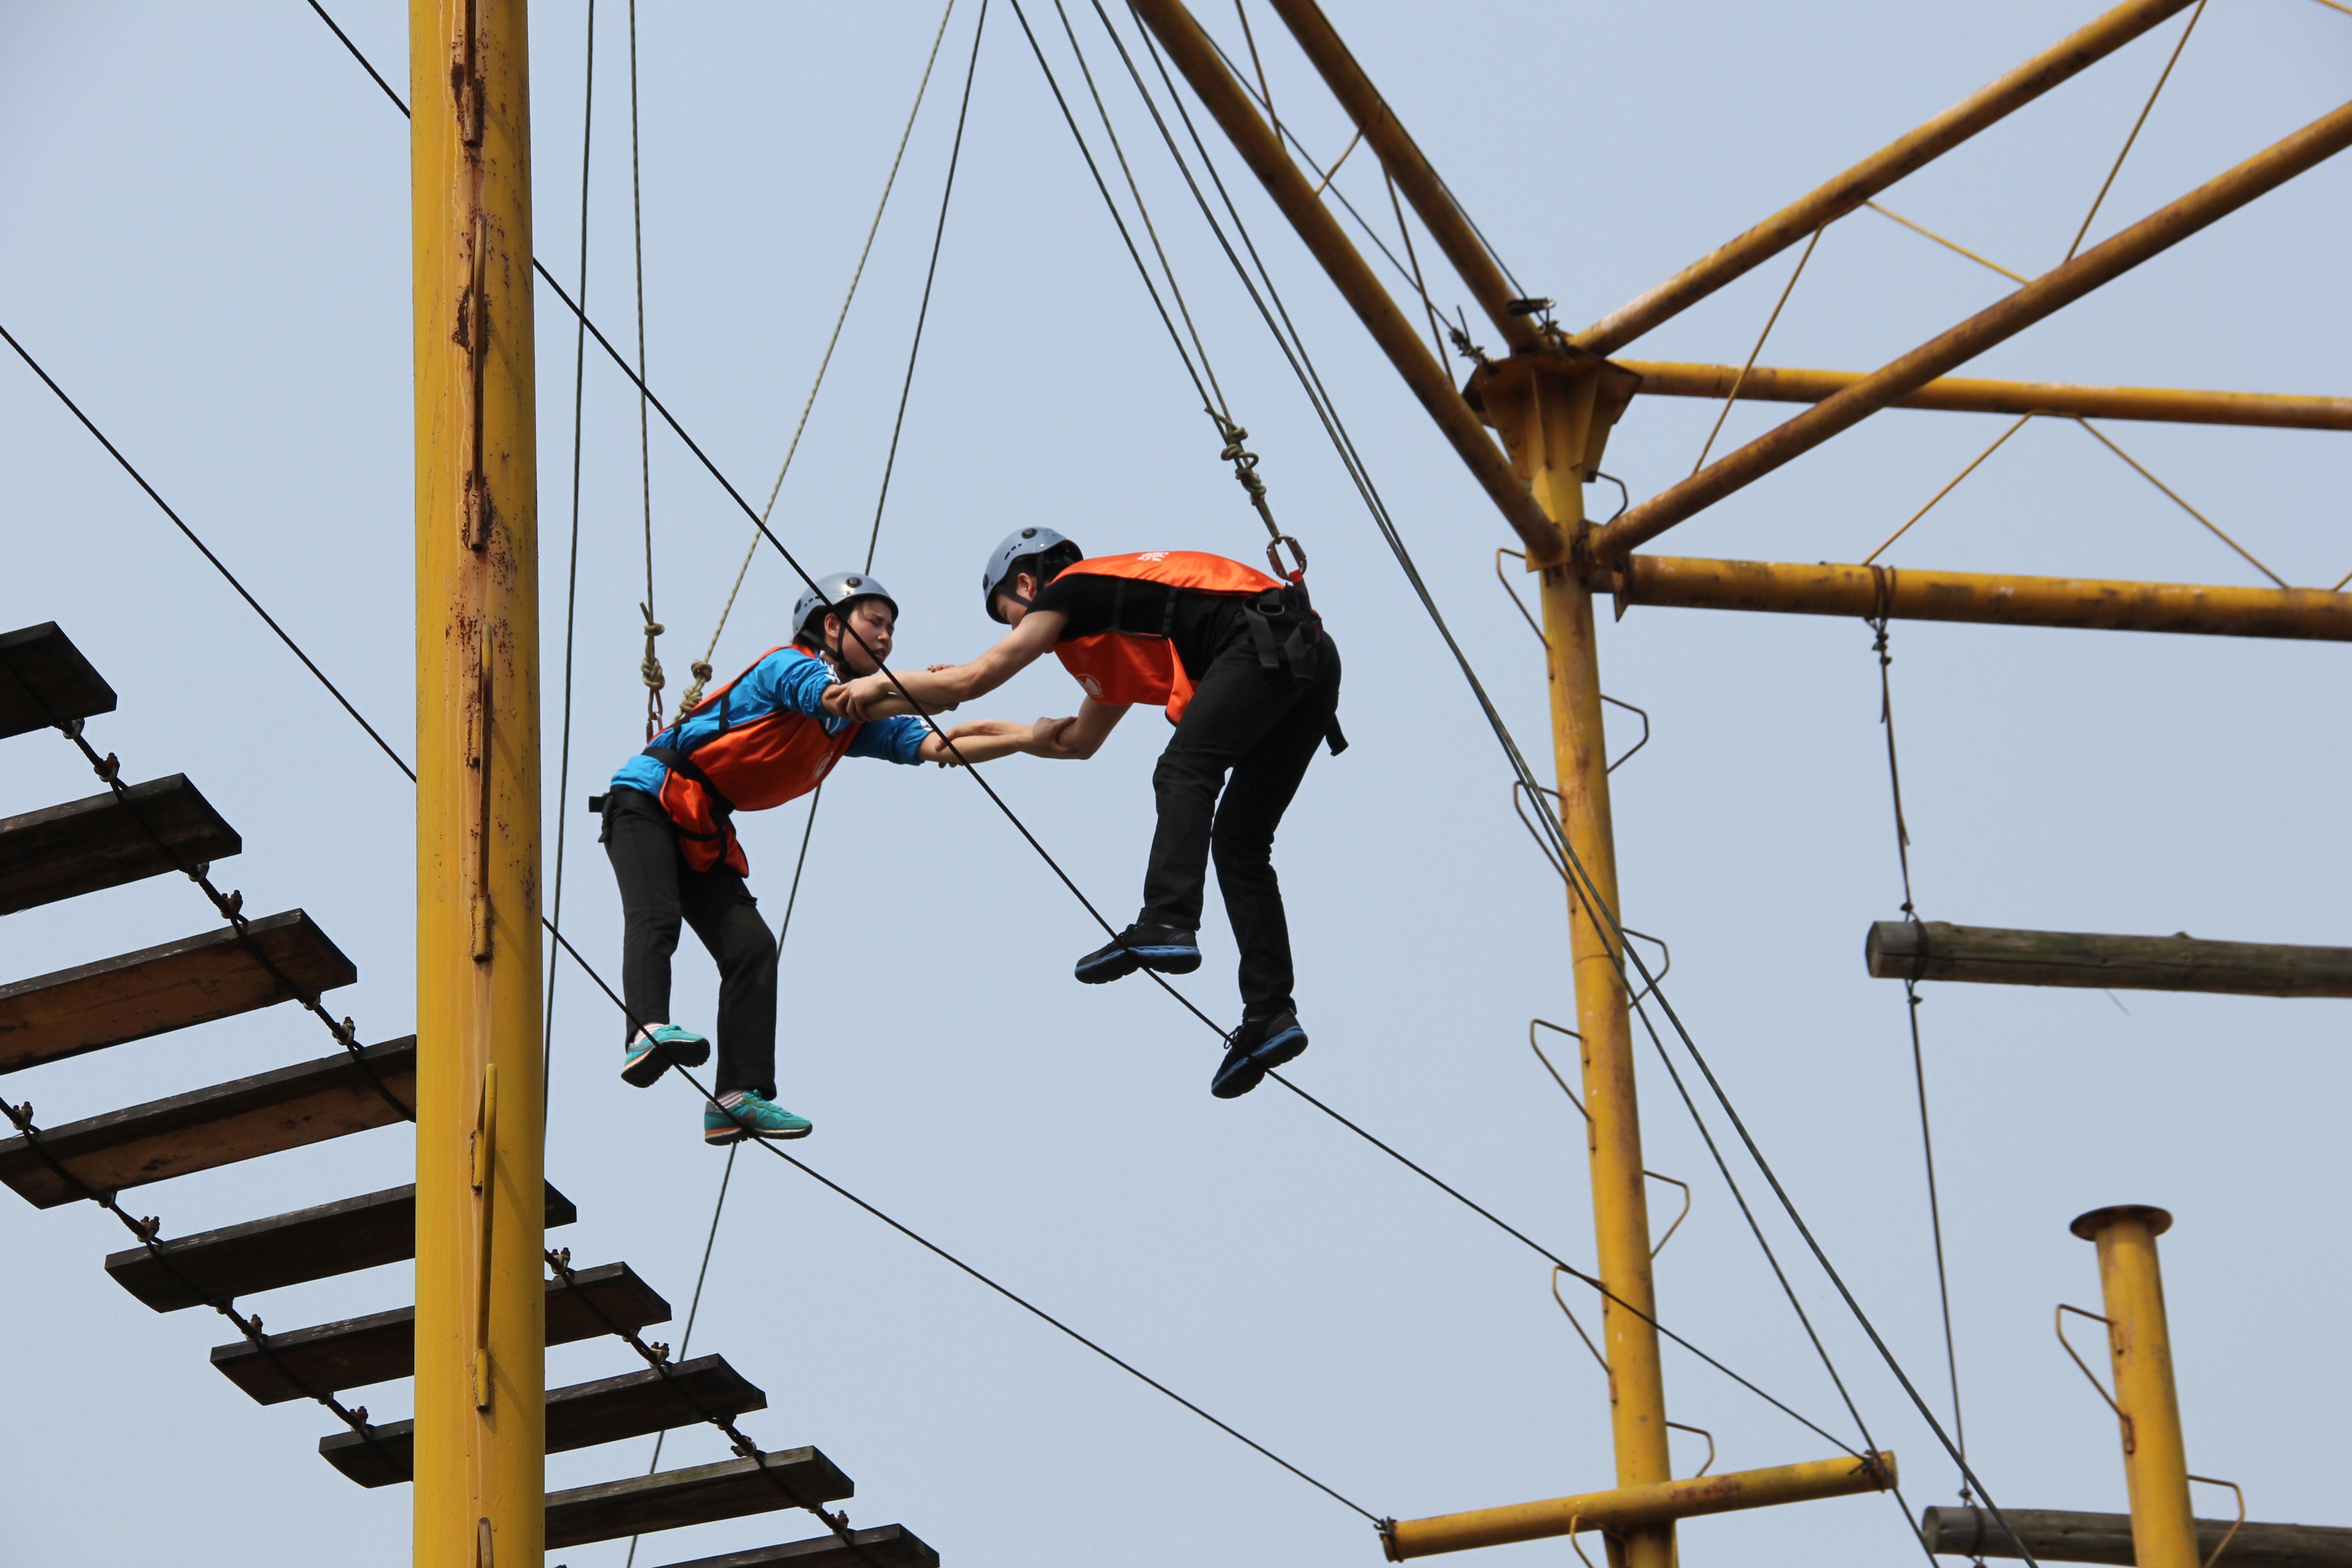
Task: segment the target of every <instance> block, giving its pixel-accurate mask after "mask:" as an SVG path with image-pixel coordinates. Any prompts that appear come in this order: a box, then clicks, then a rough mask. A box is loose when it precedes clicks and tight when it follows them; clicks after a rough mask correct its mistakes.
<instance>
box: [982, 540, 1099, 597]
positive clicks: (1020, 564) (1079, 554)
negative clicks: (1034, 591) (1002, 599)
mask: <svg viewBox="0 0 2352 1568" xmlns="http://www.w3.org/2000/svg"><path fill="white" fill-rule="evenodd" d="M1085 559H1086V552H1084V551H1082V550H1080V549H1079V548H1078V547H1077V546H1076V545H1075V544H1073V543H1071V542H1069V541H1068V540H1066V539H1065V540H1061V541H1059V542H1056V543H1054V544H1049V545H1047V546H1046V547H1045V549H1043V550H1041V551H1039V552H1037V553H1035V554H1034V555H1016V556H1014V557H1013V561H1012V563H1011V564H1009V565H1007V566H1006V567H1005V568H1004V577H1003V582H1004V584H1005V586H1006V588H1008V589H1009V588H1010V587H1011V586H1012V584H1013V578H1015V577H1018V576H1019V575H1020V574H1022V573H1024V572H1026V573H1028V574H1029V575H1031V576H1032V577H1034V578H1036V579H1037V586H1039V587H1040V588H1042V587H1044V586H1045V584H1048V583H1050V582H1052V581H1053V580H1054V579H1055V577H1057V576H1059V575H1061V573H1062V570H1063V568H1065V567H1067V566H1075V565H1076V564H1077V563H1079V562H1081V561H1083V560H1085Z"/></svg>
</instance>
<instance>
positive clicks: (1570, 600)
mask: <svg viewBox="0 0 2352 1568" xmlns="http://www.w3.org/2000/svg"><path fill="white" fill-rule="evenodd" d="M1632 379H1633V378H1632V377H1631V376H1630V375H1628V374H1625V373H1624V372H1622V371H1620V370H1618V369H1617V368H1616V367H1615V366H1613V365H1611V364H1608V363H1606V362H1604V361H1602V360H1600V359H1598V358H1595V357H1593V356H1591V355H1589V354H1581V353H1573V352H1570V353H1528V354H1514V355H1512V356H1511V357H1510V358H1509V359H1507V360H1500V361H1496V362H1495V363H1491V364H1487V365H1483V366H1481V367H1480V368H1479V370H1478V372H1477V373H1476V374H1475V375H1474V376H1473V377H1472V378H1471V384H1470V392H1471V395H1472V398H1473V401H1474V402H1475V403H1476V404H1477V405H1479V407H1480V408H1481V410H1482V411H1483V413H1484V414H1485V416H1486V420H1487V422H1488V423H1489V424H1491V425H1493V426H1496V428H1497V429H1498V430H1500V431H1501V432H1502V436H1503V445H1504V447H1506V448H1507V450H1508V452H1509V453H1510V457H1511V461H1512V463H1513V465H1514V466H1515V467H1516V468H1517V470H1518V472H1519V474H1520V476H1521V477H1522V478H1523V479H1526V480H1527V482H1528V488H1529V489H1531V490H1532V491H1533V492H1534V493H1535V498H1536V501H1537V504H1538V505H1539V506H1541V507H1542V508H1543V510H1544V512H1545V515H1546V516H1547V517H1549V519H1550V520H1551V521H1552V522H1553V523H1554V524H1556V525H1557V526H1558V528H1559V531H1560V535H1561V537H1562V538H1563V540H1566V541H1569V542H1573V541H1574V540H1575V539H1577V538H1578V537H1579V536H1580V535H1581V533H1582V532H1583V531H1584V528H1585V519H1584V489H1583V487H1584V481H1585V480H1586V479H1590V478H1591V476H1592V474H1593V473H1594V471H1595V470H1596V469H1597V468H1599V466H1600V462H1601V447H1602V446H1603V444H1604V443H1605V442H1606V441H1607V439H1608V431H1609V426H1610V424H1611V423H1612V421H1613V420H1614V419H1615V418H1616V416H1617V415H1618V414H1619V413H1620V412H1622V409H1623V407H1624V404H1625V399H1626V397H1628V396H1630V395H1631V383H1632ZM1541 570H1542V574H1543V578H1542V583H1543V586H1542V599H1543V623H1544V639H1545V642H1546V644H1547V645H1548V647H1549V654H1548V658H1549V673H1550V679H1551V720H1552V752H1553V758H1554V762H1555V765H1556V767H1557V769H1558V773H1559V795H1560V802H1559V822H1560V828H1561V831H1562V832H1563V833H1564V834H1566V836H1567V838H1568V843H1569V847H1570V848H1571V849H1573V850H1574V851H1575V854H1576V858H1577V859H1578V860H1579V861H1580V862H1581V863H1582V865H1583V867H1584V870H1585V872H1586V874H1587V875H1589V876H1590V877H1591V879H1592V881H1593V884H1594V886H1595V889H1596V890H1597V892H1598V894H1599V897H1600V898H1601V900H1605V901H1606V903H1607V904H1608V906H1609V908H1610V910H1612V911H1614V910H1619V909H1621V908H1622V905H1621V904H1620V903H1619V901H1618V897H1617V848H1616V839H1615V836H1614V832H1613V830H1612V827H1611V826H1610V816H1609V769H1608V755H1609V748H1608V742H1607V739H1606V737H1605V736H1604V735H1603V734H1602V732H1601V669H1600V663H1599V659H1598V657H1597V654H1598V650H1597V649H1596V647H1594V642H1593V625H1592V592H1591V589H1590V588H1588V587H1587V586H1586V585H1585V584H1584V583H1583V582H1582V581H1581V580H1580V578H1579V577H1578V576H1577V575H1576V574H1575V572H1574V571H1573V570H1572V569H1571V568H1570V566H1569V565H1568V564H1567V563H1565V562H1564V561H1561V560H1558V559H1555V560H1554V561H1552V562H1551V563H1549V564H1544V565H1542V567H1541ZM1568 926H1569V951H1570V963H1571V965H1572V968H1573V972H1574V975H1575V982H1576V1016H1577V1028H1578V1030H1579V1031H1580V1033H1581V1034H1582V1035H1583V1037H1584V1041H1583V1051H1584V1109H1585V1110H1586V1111H1587V1112H1588V1115H1587V1118H1586V1124H1585V1125H1586V1146H1587V1148H1588V1150H1589V1151H1590V1152H1591V1166H1592V1217H1593V1230H1594V1236H1595V1240H1596V1242H1597V1245H1598V1251H1599V1254H1600V1275H1601V1283H1602V1284H1603V1285H1605V1286H1606V1287H1607V1288H1608V1289H1609V1290H1610V1292H1611V1293H1612V1295H1613V1296H1615V1297H1616V1298H1617V1299H1618V1301H1622V1302H1624V1303H1625V1304H1626V1305H1628V1306H1631V1307H1632V1308H1633V1309H1634V1310H1633V1311H1627V1310H1625V1308H1624V1307H1622V1306H1620V1305H1619V1304H1618V1301H1612V1300H1606V1299H1604V1300H1603V1301H1602V1303H1601V1346H1602V1352H1603V1354H1604V1355H1605V1356H1606V1358H1607V1360H1608V1363H1609V1404H1610V1421H1611V1426H1612V1436H1613V1437H1614V1439H1615V1443H1616V1450H1617V1485H1618V1487H1619V1488H1620V1489H1628V1488H1636V1487H1648V1486H1655V1485H1658V1484H1661V1483H1663V1482H1665V1481H1667V1480H1670V1479H1673V1470H1672V1468H1670V1466H1669V1462H1668V1459H1667V1456H1666V1401H1665V1385H1664V1380H1663V1377H1662V1375H1661V1372H1660V1368H1659V1364H1658V1332H1657V1330H1656V1328H1655V1327H1654V1323H1653V1321H1651V1320H1654V1319H1655V1318H1656V1316H1657V1304H1656V1298H1655V1296H1654V1292H1653V1290H1652V1288H1651V1278H1650V1210H1649V1200H1648V1195H1647V1194H1646V1193H1645V1192H1644V1190H1643V1179H1642V1127H1641V1119H1640V1116H1639V1113H1638V1111H1637V1109H1636V1106H1635V1101H1634V1096H1633V1030H1632V1027H1631V1025H1630V1021H1629V1016H1628V1014H1627V1011H1626V994H1625V988H1624V986H1623V984H1622V983H1621V981H1620V980H1619V978H1618V973H1617V970H1616V966H1615V964H1614V963H1612V956H1611V955H1612V948H1613V943H1612V936H1611V927H1610V925H1609V923H1608V921H1607V920H1606V919H1605V917H1598V916H1596V913H1595V911H1593V910H1591V909H1588V908H1587V907H1586V905H1585V901H1584V900H1583V899H1581V898H1580V897H1579V896H1578V894H1577V892H1576V890H1575V889H1573V888H1571V889H1570V893H1569V900H1568ZM1621 1543H1622V1551H1621ZM1674 1554H1675V1531H1674V1524H1673V1522H1672V1521H1671V1520H1667V1521H1647V1522H1640V1523H1633V1524H1629V1525H1628V1526H1626V1528H1625V1529H1624V1530H1623V1531H1622V1534H1618V1535H1612V1537H1611V1540H1610V1555H1611V1558H1612V1562H1621V1561H1622V1568H1670V1565H1671V1563H1673V1561H1674Z"/></svg>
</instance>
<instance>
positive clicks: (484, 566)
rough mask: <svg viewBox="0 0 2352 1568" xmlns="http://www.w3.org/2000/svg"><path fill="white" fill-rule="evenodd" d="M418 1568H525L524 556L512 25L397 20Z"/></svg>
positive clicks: (523, 350)
mask: <svg viewBox="0 0 2352 1568" xmlns="http://www.w3.org/2000/svg"><path fill="white" fill-rule="evenodd" d="M408 54H409V91H410V95H411V102H412V103H413V104H414V106H415V115H414V118H413V120H412V121H411V131H410V143H409V156H410V175H411V181H412V189H411V208H410V220H411V229H412V234H413V236H414V241H413V242H414V245H415V298H414V308H415V363H416V765H417V787H416V1033H417V1039H418V1043H419V1047H420V1049H419V1053H418V1061H417V1127H416V1447H415V1454H416V1458H415V1474H416V1483H415V1561H416V1563H418V1564H419V1565H420V1568H423V1565H427V1564H429V1565H430V1568H492V1565H493V1564H494V1563H495V1564H499V1565H502V1568H539V1564H540V1563H541V1559H542V1558H543V1556H544V1548H545V1539H546V1523H545V1519H546V1514H545V1508H546V1505H545V1494H546V1484H545V1477H544V1473H543V1472H544V1470H545V1465H546V1403H545V1402H546V1378H545V1370H544V1359H545V1342H546V1329H545V1320H544V1316H543V1291H542V1288H541V1256H540V1249H541V1230H542V1215H543V1205H542V1204H541V1189H542V1177H541V1154H542V1144H543V1140H542V1136H541V1131H542V1130H541V1117H540V1056H539V1037H540V957H539V952H540V948H539V930H540V925H539V811H540V782H539V658H538V654H539V539H538V457H537V451H536V448H535V447H534V444H533V437H534V425H533V411H532V404H533V389H532V336H531V289H530V94H529V90H528V80H529V50H528V47H527V39H526V34H525V29H524V16H523V4H522V0H411V4H410V7H409V51H408Z"/></svg>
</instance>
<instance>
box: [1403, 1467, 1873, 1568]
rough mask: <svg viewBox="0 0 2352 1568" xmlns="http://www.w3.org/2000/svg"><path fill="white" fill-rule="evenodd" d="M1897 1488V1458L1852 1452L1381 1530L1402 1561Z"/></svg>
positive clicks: (1409, 1521) (1407, 1521)
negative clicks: (1865, 1456) (1867, 1460)
mask: <svg viewBox="0 0 2352 1568" xmlns="http://www.w3.org/2000/svg"><path fill="white" fill-rule="evenodd" d="M1894 1485H1895V1456H1894V1455H1892V1454H1880V1455H1879V1456H1877V1461H1876V1463H1874V1464H1872V1463H1865V1462H1864V1461H1863V1460H1861V1459H1858V1458H1854V1457H1853V1455H1851V1454H1849V1455H1846V1456H1844V1457H1843V1458H1835V1459H1816V1460H1814V1461H1812V1462H1811V1463H1810V1464H1803V1465H1777V1466H1774V1467H1773V1468H1770V1469H1766V1470H1732V1471H1728V1472H1727V1473H1725V1474H1723V1475H1719V1476H1703V1477H1700V1478H1699V1479H1696V1480H1687V1481H1666V1482H1664V1483H1661V1484H1659V1485H1656V1486H1647V1487H1629V1488H1623V1489H1619V1490H1617V1491H1608V1492H1588V1493H1586V1494H1585V1495H1584V1496H1582V1497H1561V1498H1547V1499H1545V1500H1543V1501H1541V1502H1523V1503H1514V1504H1512V1505H1511V1506H1509V1507H1507V1508H1482V1509H1476V1510H1472V1511H1470V1512H1467V1513H1442V1514H1438V1515H1436V1516H1434V1517H1433V1518H1429V1519H1400V1520H1396V1521H1392V1522H1391V1523H1390V1524H1389V1526H1388V1527H1387V1528H1386V1529H1385V1530H1384V1531H1382V1532H1381V1533H1382V1537H1383V1539H1384V1541H1385V1542H1386V1544H1387V1547H1388V1554H1389V1560H1390V1561H1391V1562H1392V1563H1402V1562H1403V1561H1404V1560H1405V1559H1406V1558H1408V1557H1429V1556H1433V1555H1435V1554H1436V1553H1438V1552H1466V1551H1468V1550H1469V1549H1471V1548H1472V1547H1475V1546H1504V1545H1507V1544H1509V1543H1510V1542H1515V1541H1540V1540H1543V1539H1544V1538H1546V1537H1548V1536H1556V1535H1567V1534H1569V1533H1570V1532H1571V1531H1587V1530H1604V1531H1612V1532H1619V1531H1627V1530H1631V1529H1633V1528H1635V1527H1637V1526H1641V1525H1655V1524H1672V1523H1673V1522H1674V1521H1675V1520H1678V1519H1692V1518H1696V1516H1698V1515H1700V1514H1706V1513H1729V1512H1731V1511H1733V1510H1737V1509H1747V1508H1770V1507H1772V1506H1773V1505H1775V1504H1776V1503H1784V1502H1811V1501H1812V1500H1814V1499H1816V1498H1832V1497H1851V1496H1853V1495H1854V1494H1855V1493H1857V1492H1878V1491H1885V1490H1886V1489H1888V1488H1889V1487H1892V1486H1894Z"/></svg>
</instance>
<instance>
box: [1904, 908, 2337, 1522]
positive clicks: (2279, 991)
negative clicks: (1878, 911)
mask: <svg viewBox="0 0 2352 1568" xmlns="http://www.w3.org/2000/svg"><path fill="white" fill-rule="evenodd" d="M1863 956H1864V962H1865V963H1868V965H1869V966H1870V973H1873V974H1874V975H1876V976H1877V977H1878V978H1879V979H1881V980H1967V981H1976V982H1979V983H1981V984H1990V985H2076V986H2087V987H2093V988H2096V989H2100V990H2108V991H2210V992H2222V993H2226V994H2231V995H2238V996H2352V947H2290V946H2287V945H2285V944H2284V943H2281V942H2207V941H2205V940H2203V939H2202V938H2199V937H2192V936H2190V935H2189V934H2188V933H2187V932H2186V931H2182V932H2179V933H2177V934H2175V935H2172V936H2100V935H2095V934H2092V933H2089V932H2084V931H2004V930H2000V929H1998V928H1995V927H1992V926H1956V925H1950V924H1948V923H1946V922H1945V921H1926V922H1925V923H1915V922H1913V921H1878V922H1876V923H1875V924H1874V925H1873V926H1872V927H1871V928H1870V937H1869V940H1868V941H1867V942H1864V944H1863ZM2236 1550H2237V1549H2236V1548H2235V1547H2232V1548H2231V1553H2232V1555H2234V1554H2235V1552H2236Z"/></svg>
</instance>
